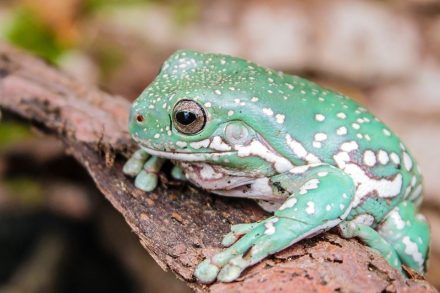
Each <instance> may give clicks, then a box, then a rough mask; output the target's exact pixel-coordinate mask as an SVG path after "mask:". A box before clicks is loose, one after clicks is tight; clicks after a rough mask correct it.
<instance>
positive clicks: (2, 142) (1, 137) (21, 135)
mask: <svg viewBox="0 0 440 293" xmlns="http://www.w3.org/2000/svg"><path fill="white" fill-rule="evenodd" d="M32 136H33V134H32V132H31V130H30V128H29V126H26V125H23V124H19V123H16V122H8V121H6V122H4V121H2V122H1V123H0V150H2V149H5V148H6V147H8V146H10V145H13V144H16V143H17V142H20V141H23V140H25V139H28V138H31V137H32Z"/></svg>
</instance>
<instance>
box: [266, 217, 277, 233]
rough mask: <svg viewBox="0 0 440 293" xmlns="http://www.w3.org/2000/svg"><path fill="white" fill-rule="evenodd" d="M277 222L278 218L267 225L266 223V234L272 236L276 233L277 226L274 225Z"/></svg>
mask: <svg viewBox="0 0 440 293" xmlns="http://www.w3.org/2000/svg"><path fill="white" fill-rule="evenodd" d="M276 222H278V218H273V219H271V220H270V221H268V222H267V223H265V224H264V227H265V228H266V230H264V234H266V235H272V234H273V233H275V226H274V225H273V224H274V223H276Z"/></svg>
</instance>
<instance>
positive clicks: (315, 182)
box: [299, 178, 319, 194]
mask: <svg viewBox="0 0 440 293" xmlns="http://www.w3.org/2000/svg"><path fill="white" fill-rule="evenodd" d="M318 185H319V180H318V179H316V178H315V179H311V180H309V181H307V182H306V183H304V185H303V186H301V187H300V189H299V194H306V193H307V191H309V190H312V189H316V188H318Z"/></svg>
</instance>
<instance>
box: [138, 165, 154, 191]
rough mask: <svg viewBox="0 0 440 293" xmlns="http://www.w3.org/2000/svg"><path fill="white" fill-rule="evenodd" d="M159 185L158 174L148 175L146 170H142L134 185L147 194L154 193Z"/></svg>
mask: <svg viewBox="0 0 440 293" xmlns="http://www.w3.org/2000/svg"><path fill="white" fill-rule="evenodd" d="M157 183H158V178H157V174H154V173H147V172H145V170H142V171H141V172H140V173H139V174H138V175H137V176H136V179H135V181H134V185H135V186H136V187H137V188H139V189H141V190H143V191H146V192H149V191H153V190H154V189H155V188H156V186H157Z"/></svg>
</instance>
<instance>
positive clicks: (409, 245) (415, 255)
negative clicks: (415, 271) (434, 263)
mask: <svg viewBox="0 0 440 293" xmlns="http://www.w3.org/2000/svg"><path fill="white" fill-rule="evenodd" d="M402 243H403V244H404V245H405V253H406V254H407V255H409V256H411V257H412V259H413V260H414V261H415V262H416V263H417V264H418V265H419V269H420V270H422V268H423V262H424V260H423V256H422V254H421V253H420V251H419V248H418V246H417V244H416V243H415V242H413V241H411V239H409V237H408V236H405V237H403V238H402Z"/></svg>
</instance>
